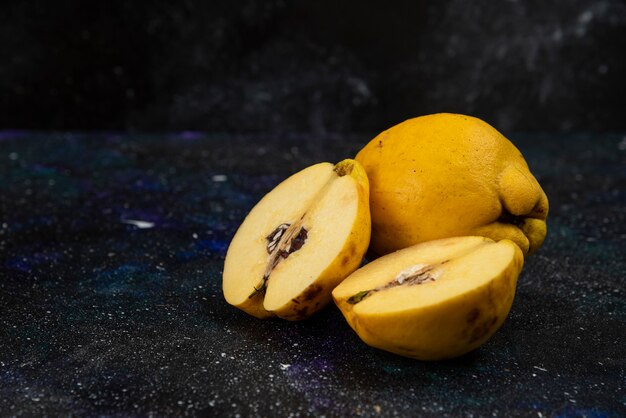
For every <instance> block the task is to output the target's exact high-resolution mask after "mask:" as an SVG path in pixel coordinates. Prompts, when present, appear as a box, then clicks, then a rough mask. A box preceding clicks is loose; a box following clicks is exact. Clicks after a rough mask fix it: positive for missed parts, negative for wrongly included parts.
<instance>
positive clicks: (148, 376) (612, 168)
mask: <svg viewBox="0 0 626 418" xmlns="http://www.w3.org/2000/svg"><path fill="white" fill-rule="evenodd" d="M369 138H370V135H353V136H347V135H341V136H337V135H324V136H323V137H318V136H315V137H314V136H311V135H293V136H282V137H273V136H263V135H254V136H245V135H244V136H241V135H240V136H233V135H226V134H222V135H217V134H215V135H208V134H201V133H195V132H184V133H178V134H169V135H140V134H131V135H118V134H114V133H111V134H106V133H98V134H60V133H59V134H43V133H39V134H34V133H24V132H1V133H0V256H1V261H0V263H1V264H0V411H1V412H0V415H4V416H10V415H18V416H19V415H23V416H37V415H41V414H43V413H47V414H49V415H53V416H54V415H61V414H65V415H67V414H69V413H74V414H76V415H91V416H95V415H105V416H145V415H150V414H154V415H182V414H189V415H201V416H236V415H240V416H250V415H259V416H289V415H292V416H320V415H326V416H348V415H352V416H355V415H360V416H377V415H381V416H394V415H398V416H407V415H411V416H415V415H424V416H445V415H450V416H490V415H496V416H559V417H560V416H591V417H618V416H624V415H626V392H625V390H624V386H625V379H626V376H625V374H624V373H625V357H626V350H625V348H624V347H625V342H626V338H625V337H626V297H625V290H626V289H625V285H626V283H625V272H626V269H625V265H626V261H625V257H624V252H625V251H624V250H625V245H624V244H625V242H626V227H625V223H626V222H625V217H626V216H625V215H626V190H625V189H624V185H625V184H626V171H625V167H626V164H625V163H626V136H624V135H617V134H616V135H583V134H580V135H567V136H550V135H532V136H530V135H512V139H513V141H514V142H515V143H516V145H518V147H519V148H520V149H521V150H522V151H523V152H524V154H525V155H526V157H527V159H528V161H529V164H530V165H531V167H532V169H533V171H534V172H535V173H536V175H537V177H538V178H539V180H540V182H541V183H542V185H543V186H544V188H545V190H546V192H547V193H548V196H549V197H550V202H551V214H550V217H549V235H548V239H547V240H546V243H545V244H544V247H543V248H542V249H541V250H540V251H539V252H538V253H537V254H536V255H535V256H533V257H532V258H531V259H529V260H528V262H527V264H526V266H525V268H524V271H523V273H522V276H521V277H520V280H519V287H518V294H517V297H516V300H515V303H514V305H513V309H512V311H511V314H510V317H509V319H508V321H507V322H506V323H505V325H504V326H503V328H502V329H501V330H500V331H499V332H498V333H497V334H496V335H495V336H494V337H493V338H492V339H491V340H490V341H489V342H488V343H487V344H486V345H485V346H483V347H482V348H480V349H479V350H477V351H475V352H473V353H471V354H469V355H467V356H464V357H462V358H460V359H457V360H454V361H448V362H443V363H423V362H418V361H413V360H409V359H405V358H401V357H397V356H394V355H391V354H387V353H385V352H381V351H377V350H375V349H372V348H369V347H367V346H366V345H364V344H362V343H361V342H360V340H359V339H358V338H357V337H356V335H354V334H353V333H352V331H351V330H350V329H349V327H348V326H347V324H346V323H345V322H344V321H343V319H342V317H341V315H340V313H339V311H338V310H337V309H336V308H335V307H333V306H331V307H330V308H329V309H327V310H325V311H323V312H322V313H320V314H318V315H317V316H315V317H313V318H311V319H310V320H307V321H304V322H300V323H288V322H284V321H280V320H270V321H260V320H257V319H255V318H252V317H249V316H247V315H246V314H244V313H242V312H240V311H238V310H237V309H234V308H232V307H230V306H229V305H227V304H226V302H225V301H224V300H223V298H222V295H221V284H220V280H221V269H222V264H223V258H224V254H225V251H226V248H227V245H228V242H229V239H230V237H231V236H232V235H233V233H234V232H235V230H236V228H237V226H238V225H239V223H240V222H241V221H242V219H243V217H244V216H245V214H246V211H247V210H249V209H250V208H251V207H252V206H253V205H254V203H255V202H256V201H257V200H258V199H259V198H260V197H261V196H262V195H263V194H264V193H265V192H267V191H268V190H269V189H271V188H272V187H273V186H274V185H275V184H277V183H278V182H279V181H280V180H281V179H282V178H284V177H285V176H287V175H288V174H290V173H292V172H295V171H296V170H299V169H300V168H302V167H304V166H306V165H309V164H311V163H313V162H317V161H324V160H328V161H337V160H340V159H342V158H344V157H345V156H350V155H353V154H354V152H355V151H356V150H357V149H358V148H359V147H360V146H361V145H363V144H364V143H365V142H366V141H367V140H369Z"/></svg>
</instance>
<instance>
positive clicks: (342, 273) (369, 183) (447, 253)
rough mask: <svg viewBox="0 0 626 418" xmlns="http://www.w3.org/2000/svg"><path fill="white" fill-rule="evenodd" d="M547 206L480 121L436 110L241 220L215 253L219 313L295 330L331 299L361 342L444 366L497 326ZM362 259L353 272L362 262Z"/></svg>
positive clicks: (508, 149) (291, 185)
mask: <svg viewBox="0 0 626 418" xmlns="http://www.w3.org/2000/svg"><path fill="white" fill-rule="evenodd" d="M547 214H548V199H547V197H546V195H545V193H544V192H543V190H542V189H541V186H540V185H539V183H538V182H537V180H536V179H535V177H534V176H533V175H532V174H531V173H530V171H529V169H528V165H527V164H526V161H524V158H523V156H522V154H521V153H520V152H519V150H518V149H517V148H516V147H515V146H514V145H513V144H512V143H511V142H510V141H509V140H508V139H506V138H505V137H504V136H502V134H500V133H499V132H498V131H497V130H495V129H494V128H493V127H492V126H490V125H489V124H487V123H485V122H483V121H482V120H480V119H477V118H474V117H471V116H465V115H457V114H447V113H442V114H435V115H428V116H422V117H418V118H414V119H410V120H407V121H405V122H403V123H400V124H399V125H396V126H394V127H392V128H390V129H388V130H386V131H384V132H382V133H381V134H380V135H378V136H377V137H376V138H374V139H373V140H372V141H371V142H370V143H369V144H367V145H366V146H365V147H364V148H363V149H362V150H361V151H360V152H359V153H358V154H357V156H356V158H355V159H354V160H350V159H348V160H344V161H341V162H340V163H338V164H336V165H332V164H330V163H320V164H316V165H314V166H311V167H308V168H306V169H304V170H302V171H300V172H298V173H296V174H294V175H292V176H291V177H289V178H288V179H286V180H285V181H283V182H282V183H281V184H279V185H278V186H277V187H276V188H275V189H274V190H272V191H271V192H270V193H268V194H267V195H266V196H265V197H263V199H261V201H260V202H259V203H258V204H257V205H256V206H255V207H254V208H253V209H252V211H251V212H250V213H249V214H248V216H247V217H246V219H245V220H244V222H243V224H242V225H241V226H240V228H239V229H238V231H237V233H236V234H235V236H234V238H233V240H232V242H231V244H230V246H229V248H228V253H227V255H226V260H225V264H224V274H223V291H224V296H225V298H226V300H227V301H228V303H230V304H232V305H234V306H236V307H238V308H239V309H242V310H244V311H245V312H247V313H249V314H251V315H254V316H256V317H258V318H269V317H274V316H278V317H280V318H284V319H288V320H300V319H305V318H308V317H309V316H311V315H312V314H313V313H315V312H317V311H318V310H320V309H321V308H323V307H324V306H325V305H327V304H328V303H329V302H330V300H331V299H334V301H335V303H336V304H337V306H338V307H339V309H340V310H341V312H342V313H343V315H344V317H345V319H346V320H347V322H348V324H349V325H350V326H351V327H352V329H353V330H354V331H355V332H356V333H357V334H358V335H359V337H360V338H361V339H362V340H363V341H364V342H366V343H367V344H369V345H371V346H373V347H377V348H380V349H383V350H387V351H390V352H393V353H397V354H400V355H403V356H408V357H413V358H417V359H422V360H438V359H445V358H452V357H456V356H460V355H462V354H464V353H467V352H469V351H471V350H473V349H475V348H477V347H478V346H480V345H481V344H483V343H484V342H485V341H487V340H488V339H489V338H490V337H491V336H492V335H493V333H494V332H495V331H496V330H497V329H498V328H499V327H500V326H501V325H502V323H503V322H504V320H505V319H506V317H507V315H508V313H509V310H510V309H511V305H512V303H513V298H514V295H515V287H516V283H517V277H518V276H519V273H520V271H521V269H522V265H523V263H524V257H525V256H528V255H530V254H532V253H533V252H534V251H536V250H537V249H538V248H539V247H540V246H541V244H542V243H543V240H544V238H545V235H546V217H547ZM368 249H369V252H368V257H367V258H368V259H374V258H375V259H374V260H373V261H371V262H370V263H368V264H366V265H365V266H363V267H361V268H359V266H360V265H361V262H362V259H363V257H364V255H365V253H366V252H367V251H368Z"/></svg>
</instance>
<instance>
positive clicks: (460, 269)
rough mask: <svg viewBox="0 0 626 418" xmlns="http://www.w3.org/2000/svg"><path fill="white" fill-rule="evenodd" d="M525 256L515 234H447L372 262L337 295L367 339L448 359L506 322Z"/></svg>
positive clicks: (375, 344)
mask: <svg viewBox="0 0 626 418" xmlns="http://www.w3.org/2000/svg"><path fill="white" fill-rule="evenodd" d="M523 262H524V256H523V254H522V252H521V250H520V249H519V247H518V246H517V245H516V244H514V243H513V242H511V241H509V240H502V241H499V242H494V241H492V240H491V239H489V238H484V237H456V238H447V239H441V240H436V241H432V242H427V243H423V244H419V245H415V246H413V247H410V248H406V249H403V250H400V251H397V252H394V253H391V254H388V255H386V256H384V257H381V258H378V259H376V260H374V261H372V262H371V263H369V264H367V265H365V266H364V267H362V268H360V269H359V270H357V271H355V272H354V273H352V274H351V275H350V276H349V277H348V278H346V279H345V280H344V281H343V282H342V283H341V284H340V285H339V286H337V287H336V288H335V290H334V291H333V298H334V299H335V303H336V304H337V306H338V307H339V309H340V310H341V312H342V313H343V315H344V317H345V318H346V320H347V321H348V323H349V324H350V326H351V327H352V329H353V330H354V331H355V332H356V333H357V334H358V335H359V337H360V338H361V339H362V340H363V341H364V342H365V343H367V344H369V345H371V346H373V347H376V348H379V349H382V350H386V351H390V352H392V353H396V354H400V355H403V356H408V357H413V358H417V359H421V360H441V359H447V358H452V357H457V356H460V355H462V354H464V353H467V352H469V351H471V350H473V349H475V348H477V347H478V346H480V345H481V344H483V343H484V342H485V341H487V340H488V339H489V338H490V337H491V335H492V334H493V333H494V332H495V331H496V330H497V329H498V328H499V327H500V326H501V325H502V323H503V322H504V320H505V318H506V317H507V315H508V313H509V310H510V308H511V304H512V302H513V298H514V295H515V285H516V282H517V277H518V275H519V273H520V271H521V269H522V265H523Z"/></svg>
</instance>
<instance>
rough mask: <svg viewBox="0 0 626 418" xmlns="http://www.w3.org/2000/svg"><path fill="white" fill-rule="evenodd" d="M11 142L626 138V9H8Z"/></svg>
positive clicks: (3, 94) (215, 5) (447, 0)
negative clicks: (436, 124)
mask: <svg viewBox="0 0 626 418" xmlns="http://www.w3.org/2000/svg"><path fill="white" fill-rule="evenodd" d="M0 51H1V53H2V59H1V60H0V129H36V130H37V129H41V130H49V129H53V130H92V129H97V130H142V131H159V130H181V129H183V130H186V129H191V130H207V131H230V132H294V131H297V132H314V133H324V132H349V131H379V130H382V129H384V128H386V127H388V126H390V125H392V124H394V123H397V122H399V121H401V120H404V119H406V118H409V117H413V116H416V115H420V114H426V113H434V112H440V111H450V112H459V113H466V114H472V115H476V116H479V117H482V118H484V119H486V120H487V121H489V122H491V123H492V124H494V125H495V126H496V127H498V128H499V129H502V130H524V131H572V130H584V131H619V130H624V129H626V117H624V115H625V110H626V106H625V103H626V101H625V99H624V97H626V81H625V78H624V76H625V74H626V71H625V70H626V64H625V62H626V61H625V59H624V55H625V54H626V4H625V3H624V2H623V1H621V0H602V1H600V0H571V1H556V0H550V1H524V0H518V1H491V0H479V1H471V2H470V1H465V0H444V1H391V2H379V1H356V0H353V1H340V0H318V1H286V0H284V1H283V0H266V1H252V0H242V1H226V0H224V1H190V0H187V1H177V2H171V1H149V2H148V1H144V2H141V1H133V2H129V1H106V2H87V1H85V2H78V1H39V2H33V1H5V2H3V3H2V5H1V6H0Z"/></svg>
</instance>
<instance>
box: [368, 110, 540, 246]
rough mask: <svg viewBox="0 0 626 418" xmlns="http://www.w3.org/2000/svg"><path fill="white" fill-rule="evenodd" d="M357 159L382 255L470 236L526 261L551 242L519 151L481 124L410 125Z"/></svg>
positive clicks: (449, 119)
mask: <svg viewBox="0 0 626 418" xmlns="http://www.w3.org/2000/svg"><path fill="white" fill-rule="evenodd" d="M356 160H357V161H358V162H360V163H361V164H362V165H363V167H364V168H365V171H366V173H367V176H368V178H369V184H370V210H371V216H372V236H371V245H370V249H371V250H372V252H374V253H375V254H377V255H384V254H387V253H390V252H392V251H395V250H399V249H402V248H406V247H409V246H411V245H414V244H418V243H421V242H425V241H430V240H435V239H440V238H447V237H454V236H467V235H478V236H484V237H488V238H491V239H493V240H495V241H499V240H502V239H509V240H511V241H513V242H514V243H515V244H517V245H518V246H519V247H520V249H521V250H522V252H523V253H524V254H525V255H528V254H531V253H533V252H534V251H536V250H537V249H538V248H539V247H540V246H541V244H542V243H543V240H544V238H545V236H546V217H547V215H548V199H547V197H546V194H545V193H544V191H543V190H542V188H541V186H540V185H539V183H538V182H537V180H536V179H535V177H534V176H533V175H532V174H531V172H530V170H529V168H528V165H527V164H526V161H525V160H524V157H523V156H522V154H521V153H520V151H519V150H518V149H517V148H516V147H515V146H514V145H513V144H512V143H511V142H510V141H509V140H508V139H506V138H505V137H504V136H503V135H502V134H501V133H500V132H498V131H497V130H496V129H494V128H493V127H492V126H490V125H489V124H487V123H486V122H484V121H482V120H480V119H477V118H475V117H471V116H465V115H458V114H450V113H440V114H434V115H427V116H422V117H418V118H414V119H409V120H407V121H405V122H402V123H400V124H398V125H396V126H394V127H392V128H390V129H388V130H386V131H384V132H382V133H381V134H379V135H378V136H377V137H376V138H374V139H373V140H372V141H371V142H370V143H369V144H367V145H366V146H365V147H364V148H363V149H362V150H361V151H360V152H359V153H358V155H357V156H356Z"/></svg>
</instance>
